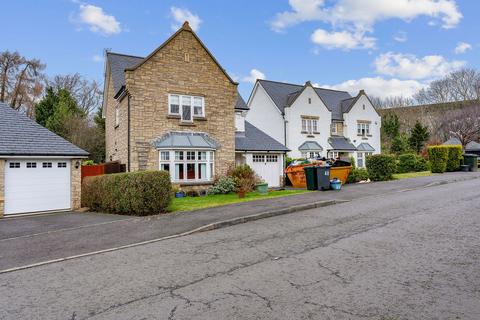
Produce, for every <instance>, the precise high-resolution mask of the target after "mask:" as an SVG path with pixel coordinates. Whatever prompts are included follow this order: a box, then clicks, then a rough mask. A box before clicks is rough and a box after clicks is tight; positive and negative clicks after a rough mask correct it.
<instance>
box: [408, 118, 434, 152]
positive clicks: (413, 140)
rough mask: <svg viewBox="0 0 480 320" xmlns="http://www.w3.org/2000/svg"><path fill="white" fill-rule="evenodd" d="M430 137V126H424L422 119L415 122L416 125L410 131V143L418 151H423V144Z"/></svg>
mask: <svg viewBox="0 0 480 320" xmlns="http://www.w3.org/2000/svg"><path fill="white" fill-rule="evenodd" d="M428 138H430V133H429V132H428V128H427V127H426V126H423V125H422V124H421V123H420V121H417V122H416V123H415V126H414V127H413V128H412V130H411V131H410V138H409V143H410V147H411V148H412V149H413V150H414V151H415V152H417V153H420V151H422V149H423V146H424V145H425V143H426V142H427V141H428Z"/></svg>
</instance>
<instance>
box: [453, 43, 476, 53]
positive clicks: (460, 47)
mask: <svg viewBox="0 0 480 320" xmlns="http://www.w3.org/2000/svg"><path fill="white" fill-rule="evenodd" d="M471 49H472V45H471V44H470V43H466V42H459V43H458V44H457V46H456V47H455V53H456V54H460V53H465V52H466V51H467V50H471Z"/></svg>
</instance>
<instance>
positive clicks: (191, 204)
mask: <svg viewBox="0 0 480 320" xmlns="http://www.w3.org/2000/svg"><path fill="white" fill-rule="evenodd" d="M306 192H310V191H307V190H280V191H269V192H268V194H266V195H261V194H259V193H257V192H250V193H247V194H246V195H245V198H243V199H240V198H239V197H238V195H237V194H235V193H231V194H218V195H211V196H205V197H185V198H174V199H173V200H172V202H171V203H170V206H169V207H168V211H170V212H178V211H191V210H197V209H205V208H212V207H219V206H224V205H227V204H232V203H239V202H248V201H254V200H261V199H271V198H278V197H285V196H290V195H295V194H302V193H306Z"/></svg>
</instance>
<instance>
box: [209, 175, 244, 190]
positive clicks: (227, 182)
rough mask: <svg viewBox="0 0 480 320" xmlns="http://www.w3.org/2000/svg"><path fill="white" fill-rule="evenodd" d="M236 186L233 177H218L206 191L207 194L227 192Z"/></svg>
mask: <svg viewBox="0 0 480 320" xmlns="http://www.w3.org/2000/svg"><path fill="white" fill-rule="evenodd" d="M236 189H237V186H236V184H235V179H233V177H229V176H223V177H220V178H219V179H218V180H217V181H216V182H215V184H214V185H213V186H211V187H210V188H209V189H208V191H207V193H208V194H227V193H232V192H235V190H236Z"/></svg>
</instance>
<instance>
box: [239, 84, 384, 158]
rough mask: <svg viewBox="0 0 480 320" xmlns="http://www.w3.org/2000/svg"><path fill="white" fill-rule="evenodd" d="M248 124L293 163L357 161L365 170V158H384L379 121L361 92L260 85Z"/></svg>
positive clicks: (249, 113) (255, 88) (254, 91)
mask: <svg viewBox="0 0 480 320" xmlns="http://www.w3.org/2000/svg"><path fill="white" fill-rule="evenodd" d="M248 107H249V111H248V113H247V116H246V119H247V121H248V122H249V123H251V124H252V125H254V126H255V127H257V128H259V129H260V130H262V131H263V132H265V133H266V134H268V135H269V136H271V137H273V138H274V139H276V140H277V141H279V142H280V143H282V144H284V145H285V146H286V147H287V148H288V149H290V151H289V152H288V156H290V157H292V158H316V157H326V158H346V159H348V158H349V157H354V159H355V161H356V164H357V166H359V167H364V166H365V158H366V156H367V155H371V154H378V153H380V152H381V143H380V128H381V117H380V115H379V114H378V113H377V111H376V110H375V108H374V106H373V104H372V103H371V101H370V99H369V98H368V96H367V95H366V94H365V92H364V91H363V90H360V92H359V93H358V95H357V96H355V97H352V96H351V95H350V94H349V93H348V92H346V91H337V90H330V89H323V88H317V87H314V86H313V85H312V84H311V83H310V82H309V81H308V82H306V83H305V85H296V84H290V83H283V82H276V81H268V80H257V82H256V84H255V86H254V88H253V91H252V94H251V95H250V98H249V100H248Z"/></svg>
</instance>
